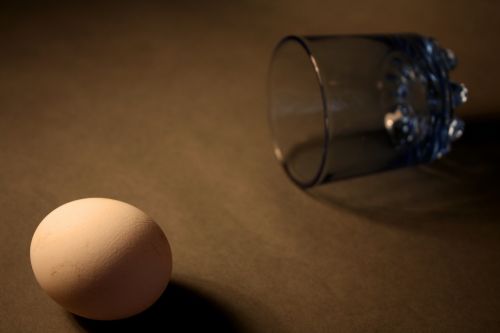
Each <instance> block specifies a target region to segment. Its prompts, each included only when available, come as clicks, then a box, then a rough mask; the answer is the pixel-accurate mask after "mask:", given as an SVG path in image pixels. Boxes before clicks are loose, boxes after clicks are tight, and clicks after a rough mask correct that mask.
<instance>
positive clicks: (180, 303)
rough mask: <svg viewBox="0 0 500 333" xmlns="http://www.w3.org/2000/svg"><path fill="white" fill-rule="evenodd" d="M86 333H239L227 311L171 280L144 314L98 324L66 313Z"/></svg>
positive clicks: (231, 315) (238, 327)
mask: <svg viewBox="0 0 500 333" xmlns="http://www.w3.org/2000/svg"><path fill="white" fill-rule="evenodd" d="M69 315H70V317H71V318H72V319H73V320H74V321H75V323H76V324H77V325H78V326H80V327H81V328H83V329H84V330H85V331H87V332H123V331H126V332H153V331H154V332H158V331H168V332H198V331H207V332H222V333H223V332H241V331H242V330H243V329H242V325H241V324H240V323H238V321H237V319H236V317H235V316H234V314H233V313H231V311H229V310H228V309H227V308H225V307H224V306H223V305H222V304H220V303H218V302H217V301H215V300H213V299H211V298H210V297H209V296H207V295H205V294H203V293H202V292H200V291H198V290H195V289H193V288H191V287H188V286H186V285H183V284H181V283H179V282H176V281H171V282H170V283H169V285H168V287H167V289H166V290H165V292H164V293H163V294H162V295H161V296H160V298H159V299H158V301H156V303H154V304H153V305H152V306H151V307H150V308H148V309H147V310H146V311H144V312H142V313H140V314H138V315H135V316H133V317H130V318H126V319H122V320H110V321H100V320H92V319H87V318H83V317H80V316H77V315H74V314H69Z"/></svg>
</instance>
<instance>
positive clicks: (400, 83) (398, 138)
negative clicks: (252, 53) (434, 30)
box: [268, 34, 467, 187]
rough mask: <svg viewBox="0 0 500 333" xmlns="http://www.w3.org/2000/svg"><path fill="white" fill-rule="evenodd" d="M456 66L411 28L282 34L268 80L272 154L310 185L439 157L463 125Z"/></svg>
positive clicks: (461, 91)
mask: <svg viewBox="0 0 500 333" xmlns="http://www.w3.org/2000/svg"><path fill="white" fill-rule="evenodd" d="M455 66H456V59H455V56H454V55H453V53H452V52H451V51H450V50H448V49H443V48H441V47H439V45H438V44H437V42H436V41H435V40H433V39H432V38H428V37H423V36H420V35H416V34H398V35H353V36H306V37H300V36H289V37H286V38H284V39H283V40H282V41H281V42H280V43H279V44H278V45H277V47H276V49H275V51H274V55H273V60H272V64H271V69H270V74H269V87H268V88H269V116H270V123H271V129H272V135H273V140H274V151H275V154H276V157H277V158H278V160H280V161H281V163H282V165H283V166H284V168H285V170H286V172H287V173H288V175H289V176H290V178H291V179H292V180H293V181H294V182H295V183H297V184H298V185H299V186H301V187H310V186H314V185H318V184H322V183H326V182H330V181H333V180H337V179H343V178H348V177H353V176H358V175H363V174H368V173H373V172H377V171H383V170H388V169H392V168H399V167H403V166H410V165H416V164H420V163H426V162H430V161H433V160H435V159H437V158H439V157H441V156H443V155H444V154H446V153H447V152H448V151H449V150H450V143H451V142H452V141H453V140H455V139H457V138H459V137H460V136H461V135H462V132H463V129H464V124H463V122H462V121H461V120H460V119H458V118H456V117H455V116H454V112H453V110H454V109H455V108H456V107H457V106H459V105H460V104H462V103H464V102H465V101H466V99H467V89H466V88H465V86H464V85H463V84H457V83H454V82H451V81H450V80H449V71H450V70H451V69H453V68H454V67H455Z"/></svg>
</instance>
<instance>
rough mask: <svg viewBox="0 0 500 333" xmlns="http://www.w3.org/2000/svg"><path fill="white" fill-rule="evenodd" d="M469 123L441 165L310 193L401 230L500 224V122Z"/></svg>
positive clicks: (351, 181) (356, 180) (498, 119)
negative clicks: (447, 224) (438, 225)
mask: <svg viewBox="0 0 500 333" xmlns="http://www.w3.org/2000/svg"><path fill="white" fill-rule="evenodd" d="M466 124H467V127H466V131H465V134H464V137H463V138H461V139H460V140H459V141H457V142H456V143H455V144H454V145H453V148H452V151H451V152H450V153H449V154H448V155H447V156H445V157H444V158H443V159H441V160H439V161H436V162H434V163H431V164H429V165H423V166H418V167H414V168H405V169H399V170H395V171H389V172H385V173H380V174H375V175H370V176H365V177H360V178H354V179H349V180H345V181H338V182H333V183H330V184H327V185H323V186H319V187H317V188H313V189H311V190H309V192H308V193H309V194H310V195H312V196H313V197H315V198H317V199H319V200H320V201H323V202H325V203H327V204H329V205H332V206H334V207H336V208H341V209H346V210H348V211H350V212H351V213H355V214H360V215H363V216H365V217H367V218H369V219H371V220H375V221H378V222H383V223H391V224H397V225H399V226H405V225H406V226H415V225H421V224H423V223H426V222H430V221H432V223H436V222H438V223H439V222H446V221H453V223H455V224H456V223H479V222H482V221H484V222H492V221H496V220H498V219H497V215H498V211H497V205H498V202H499V199H500V191H499V190H498V189H499V186H500V178H499V177H498V175H499V171H500V149H499V147H500V117H483V118H475V119H468V120H466Z"/></svg>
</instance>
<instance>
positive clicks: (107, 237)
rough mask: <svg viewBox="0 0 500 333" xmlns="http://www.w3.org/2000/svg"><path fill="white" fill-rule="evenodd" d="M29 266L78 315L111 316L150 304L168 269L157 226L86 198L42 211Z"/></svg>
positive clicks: (108, 202)
mask: <svg viewBox="0 0 500 333" xmlns="http://www.w3.org/2000/svg"><path fill="white" fill-rule="evenodd" d="M30 258H31V266H32V268H33V272H34V274H35V278H36V280H37V281H38V283H39V284H40V286H41V287H42V289H43V290H44V291H45V292H46V293H47V294H48V295H49V296H50V297H51V298H52V299H54V300H55V301H56V302H57V303H59V304H60V305H61V306H63V307H64V308H66V309H67V310H68V311H70V312H73V313H75V314H77V315H80V316H82V317H86V318H91V319H99V320H111V319H121V318H126V317H129V316H132V315H135V314H137V313H139V312H141V311H143V310H145V309H146V308H148V307H149V306H150V305H152V304H153V303H154V302H155V301H156V300H157V299H158V298H159V297H160V295H161V294H162V293H163V291H164V290H165V288H166V287H167V284H168V281H169V279H170V275H171V271H172V255H171V251H170V245H169V243H168V240H167V238H166V237H165V234H164V233H163V231H162V230H161V228H160V227H159V226H158V225H157V224H156V223H155V222H154V221H153V220H152V219H151V218H150V217H149V216H148V215H146V214H145V213H144V212H142V211H141V210H139V209H138V208H136V207H134V206H132V205H129V204H127V203H124V202H121V201H117V200H112V199H104V198H87V199H80V200H76V201H72V202H69V203H66V204H64V205H62V206H60V207H58V208H56V209H55V210H54V211H52V212H51V213H50V214H49V215H47V216H46V217H45V218H44V219H43V220H42V222H41V223H40V225H39V226H38V228H37V229H36V231H35V234H34V235H33V239H32V241H31V248H30Z"/></svg>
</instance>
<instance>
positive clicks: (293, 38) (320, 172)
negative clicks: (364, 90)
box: [267, 35, 330, 188]
mask: <svg viewBox="0 0 500 333" xmlns="http://www.w3.org/2000/svg"><path fill="white" fill-rule="evenodd" d="M290 42H294V43H297V44H298V45H299V46H301V48H302V49H303V50H304V51H305V55H306V56H307V58H308V61H309V63H310V65H311V69H312V70H313V71H314V74H315V77H316V80H317V83H318V88H319V89H320V94H321V104H322V109H323V110H322V111H323V118H322V119H323V151H322V153H321V161H320V162H319V164H318V167H317V170H316V172H315V174H314V175H313V176H312V177H310V178H309V179H299V178H298V177H295V176H294V175H293V173H292V172H291V171H290V169H289V167H288V165H287V164H286V160H285V159H284V158H283V157H284V156H283V152H282V149H281V147H280V145H279V143H278V142H277V140H276V136H275V135H274V134H275V130H274V124H273V121H272V111H273V110H272V108H271V97H270V96H272V94H271V77H272V74H270V75H269V76H268V84H267V86H268V117H269V124H271V126H270V127H271V134H272V135H271V137H272V143H273V147H274V149H273V152H274V155H275V157H276V159H277V160H278V161H279V162H280V164H281V166H282V167H283V169H284V170H285V172H286V174H287V175H288V176H289V178H290V179H292V181H293V182H294V183H296V184H297V185H298V186H300V187H303V188H307V187H311V186H314V185H316V184H318V183H320V182H321V180H322V179H323V178H324V177H325V175H324V173H325V170H326V168H325V167H326V164H327V159H328V155H329V149H328V147H329V141H330V140H329V138H330V128H329V115H328V101H327V96H326V91H325V85H324V80H323V78H322V76H321V72H320V68H319V65H318V61H317V60H316V57H315V56H314V54H313V51H312V49H311V47H310V45H309V43H308V42H307V40H306V38H305V37H303V36H300V35H288V36H285V37H283V38H282V39H281V40H280V42H279V43H278V44H277V45H276V46H275V47H274V50H273V54H272V60H271V66H270V68H271V70H270V71H269V73H272V68H273V67H274V63H275V61H276V56H277V54H278V52H279V51H280V49H281V48H282V47H283V45H285V44H287V43H290Z"/></svg>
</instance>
